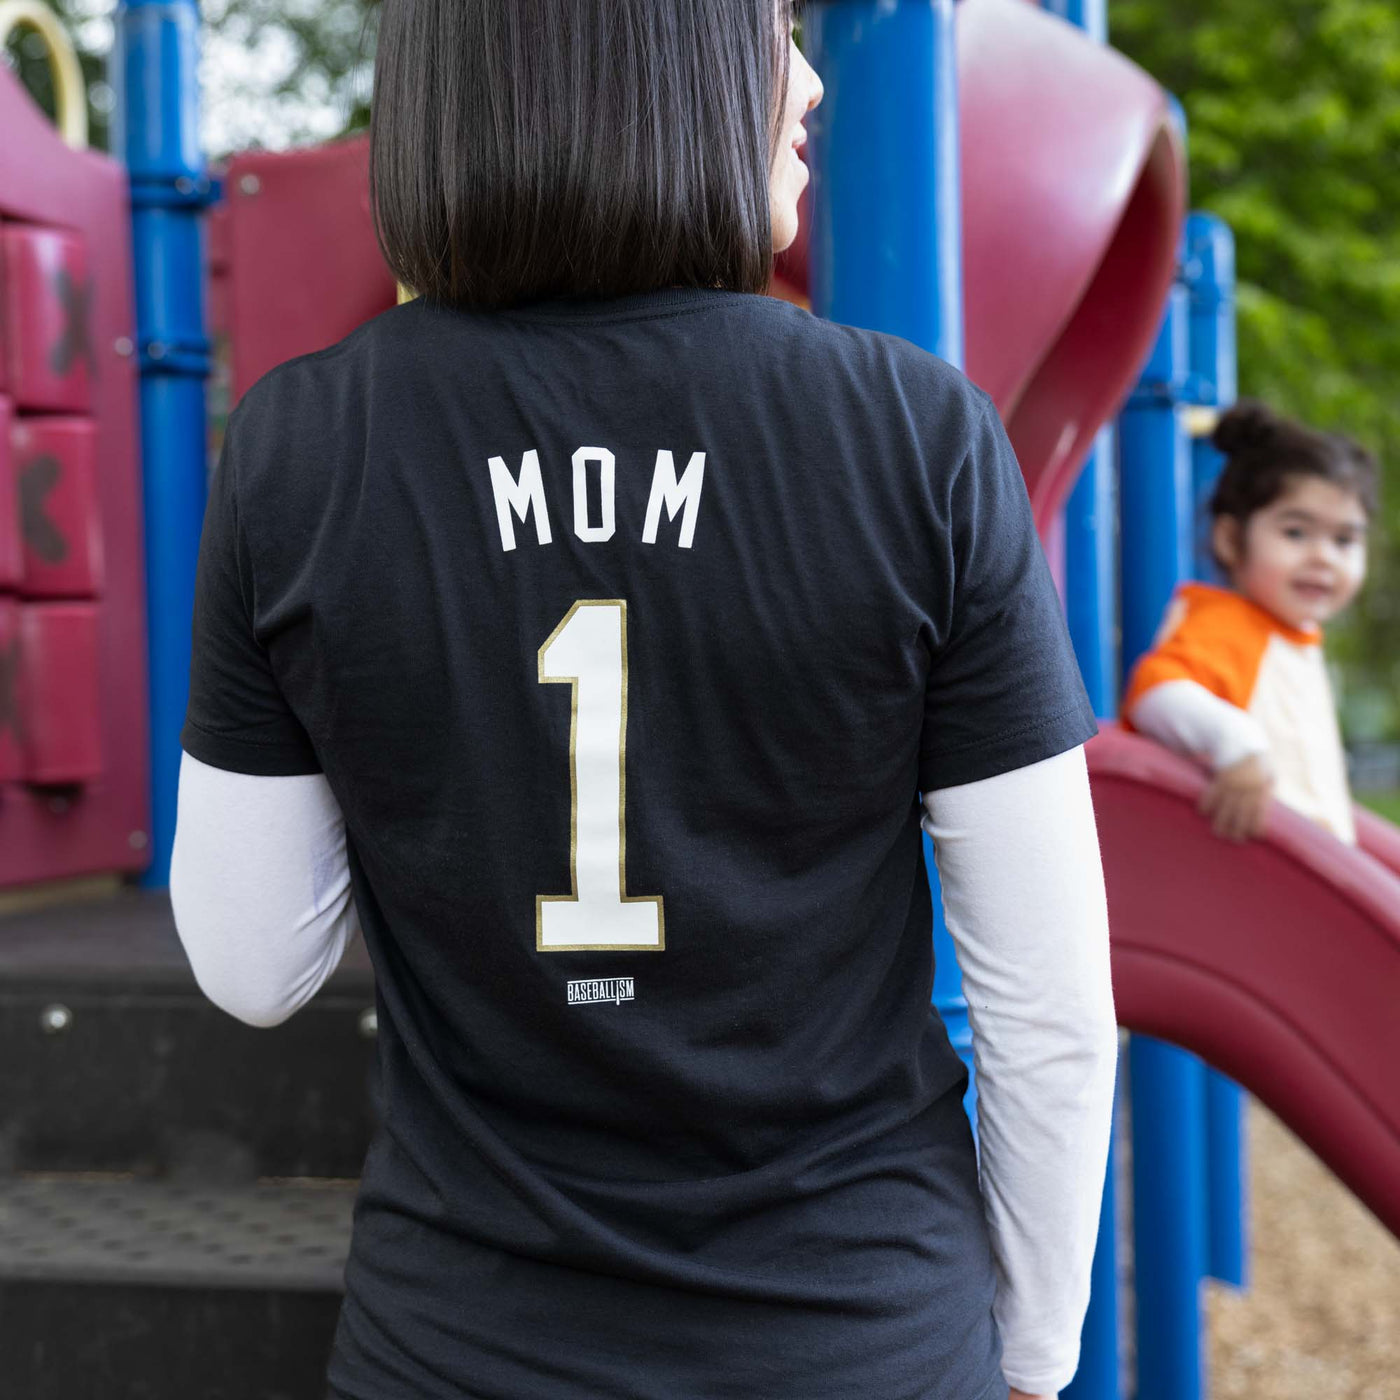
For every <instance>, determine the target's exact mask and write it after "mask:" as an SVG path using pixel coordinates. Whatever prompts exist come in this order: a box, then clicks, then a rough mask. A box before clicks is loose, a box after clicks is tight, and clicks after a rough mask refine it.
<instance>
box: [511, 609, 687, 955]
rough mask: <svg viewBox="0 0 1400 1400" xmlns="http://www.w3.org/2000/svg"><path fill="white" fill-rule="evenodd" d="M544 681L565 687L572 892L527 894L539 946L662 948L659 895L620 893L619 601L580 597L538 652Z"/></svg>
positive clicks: (623, 685)
mask: <svg viewBox="0 0 1400 1400" xmlns="http://www.w3.org/2000/svg"><path fill="white" fill-rule="evenodd" d="M539 668H540V671H539V676H540V683H541V684H542V685H548V684H556V683H557V684H563V685H568V686H570V687H571V689H572V692H573V703H572V706H571V710H572V715H571V718H570V721H569V783H570V788H571V795H570V806H571V809H572V810H571V815H570V839H569V855H570V866H571V872H570V873H571V875H572V877H573V893H572V894H541V895H536V896H535V947H536V948H537V949H538V950H539V951H540V952H563V951H568V950H572V949H583V948H589V949H604V948H614V949H616V948H627V949H631V950H633V951H642V950H648V949H650V950H660V949H663V948H665V946H666V916H665V909H664V907H663V905H662V901H661V896H660V895H629V894H628V893H627V604H626V603H624V602H622V601H621V600H620V599H615V598H608V599H597V600H595V599H591V598H590V599H582V600H580V601H579V602H577V603H575V604H574V605H573V607H571V608H570V609H569V611H568V612H567V613H565V614H564V620H563V621H562V622H561V623H560V624H559V626H558V627H556V628H555V629H554V631H553V632H551V633H550V634H549V636H548V637H547V638H546V639H545V643H544V645H543V646H542V647H541V648H540V655H539Z"/></svg>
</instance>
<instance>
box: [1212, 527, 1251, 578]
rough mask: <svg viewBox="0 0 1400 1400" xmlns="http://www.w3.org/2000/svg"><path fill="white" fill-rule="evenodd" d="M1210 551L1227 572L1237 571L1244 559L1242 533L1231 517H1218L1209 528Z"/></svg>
mask: <svg viewBox="0 0 1400 1400" xmlns="http://www.w3.org/2000/svg"><path fill="white" fill-rule="evenodd" d="M1210 544H1211V550H1212V552H1213V553H1214V554H1215V557H1216V559H1217V561H1218V562H1219V563H1220V564H1221V565H1222V566H1223V567H1224V568H1225V569H1227V570H1233V569H1237V568H1239V566H1240V561H1241V560H1242V559H1243V558H1244V531H1243V530H1242V529H1241V528H1240V522H1239V521H1238V520H1236V519H1235V517H1234V516H1233V515H1218V516H1216V518H1215V523H1214V524H1213V525H1212V526H1211V527H1210Z"/></svg>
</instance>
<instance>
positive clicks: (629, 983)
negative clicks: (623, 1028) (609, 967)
mask: <svg viewBox="0 0 1400 1400" xmlns="http://www.w3.org/2000/svg"><path fill="white" fill-rule="evenodd" d="M633 980H634V979H633V978H631V977H600V978H598V979H596V980H595V981H592V982H570V983H569V1005H570V1006H574V1005H576V1004H577V1003H579V1002H585V1001H610V1002H613V1003H615V1004H616V1005H621V1004H622V1003H623V1002H624V1001H632V1000H633V995H632V993H633Z"/></svg>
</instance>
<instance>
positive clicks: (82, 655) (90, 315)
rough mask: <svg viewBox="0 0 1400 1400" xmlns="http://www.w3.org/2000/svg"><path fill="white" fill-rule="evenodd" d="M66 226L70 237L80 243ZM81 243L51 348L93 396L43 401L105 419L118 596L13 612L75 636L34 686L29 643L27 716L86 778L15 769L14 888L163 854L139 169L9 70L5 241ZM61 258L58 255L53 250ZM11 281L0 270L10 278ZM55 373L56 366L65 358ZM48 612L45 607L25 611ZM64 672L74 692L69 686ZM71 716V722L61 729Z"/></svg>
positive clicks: (8, 341)
mask: <svg viewBox="0 0 1400 1400" xmlns="http://www.w3.org/2000/svg"><path fill="white" fill-rule="evenodd" d="M36 231H37V232H38V233H41V234H55V233H58V234H59V235H60V236H59V237H58V240H57V242H55V241H54V239H53V238H48V239H47V240H45V239H42V238H41V239H39V241H38V242H37V243H36V241H35V239H36ZM65 239H68V240H70V241H69V242H68V243H66V244H65V242H64V240H65ZM74 247H81V248H82V249H84V250H85V253H86V262H87V265H86V268H85V269H81V268H76V267H74V266H72V265H71V264H70V265H68V266H67V271H68V273H69V275H70V276H72V275H73V274H74V273H75V272H76V273H79V274H85V278H86V280H85V283H84V284H83V285H82V287H81V288H79V287H78V284H77V283H74V284H73V286H72V288H67V284H65V288H66V289H65V291H63V292H60V291H59V290H58V289H57V285H56V283H53V282H51V283H50V292H51V293H52V295H51V297H50V299H49V302H48V303H47V305H48V311H46V312H45V313H44V314H45V315H57V327H58V329H57V339H56V340H53V341H51V342H50V343H49V344H48V346H47V347H45V348H46V351H47V352H52V353H54V354H57V353H58V347H60V346H62V347H65V348H64V349H63V351H62V356H63V357H64V358H62V363H65V364H68V365H69V375H70V376H77V377H78V381H81V379H82V378H83V377H85V378H86V382H87V386H88V387H87V400H86V402H83V401H80V400H78V399H76V398H71V399H66V400H60V401H59V402H58V403H55V402H53V400H52V398H50V400H49V402H47V403H46V404H45V406H44V409H43V411H44V412H58V413H60V414H62V415H64V416H72V414H73V412H74V410H76V411H77V412H79V413H82V415H83V416H84V417H86V418H88V419H89V420H90V421H91V423H92V427H93V433H94V440H93V454H94V456H93V460H94V461H95V463H96V465H97V472H96V475H95V478H94V479H93V482H92V485H93V490H94V492H95V494H96V500H97V510H96V514H97V518H98V519H99V520H100V521H101V527H102V554H103V558H102V574H103V593H102V599H101V603H100V605H99V604H93V603H91V602H89V603H86V604H81V605H77V604H72V603H57V602H54V603H49V602H43V603H40V602H37V601H36V602H33V603H21V604H20V606H19V608H18V613H19V617H20V619H21V621H20V622H17V623H12V624H11V625H12V626H18V627H19V629H20V633H21V636H22V637H27V638H28V639H29V641H31V642H33V644H34V645H35V646H36V647H37V648H38V650H39V652H40V655H41V657H44V658H47V657H48V655H49V653H50V652H54V651H58V650H59V649H60V648H62V647H67V646H71V647H72V648H74V654H73V656H72V657H71V658H70V659H67V660H64V659H62V657H61V655H60V661H59V663H57V664H55V663H53V662H51V661H49V660H47V659H45V660H44V661H43V669H41V671H40V673H39V674H38V675H37V676H36V677H34V678H33V685H31V684H30V678H29V665H30V660H31V658H29V656H28V654H27V648H25V647H22V648H21V652H20V656H19V660H18V668H19V672H20V677H21V680H22V684H21V685H20V686H18V687H17V689H18V690H19V691H21V692H22V693H24V694H25V695H27V696H28V699H27V700H25V702H24V703H25V712H26V714H29V715H31V716H33V717H34V718H36V719H37V720H39V721H42V723H41V725H40V728H39V730H38V732H37V733H36V734H35V735H34V736H33V737H32V744H31V747H32V748H33V750H34V752H36V753H37V755H38V757H39V759H40V761H41V769H40V772H39V773H38V774H28V775H26V776H27V777H42V778H44V779H45V780H46V781H48V782H54V783H66V784H76V785H70V786H65V787H62V788H54V787H47V786H34V785H32V784H31V783H29V782H14V781H11V780H8V779H7V780H2V781H0V888H5V887H8V886H14V885H24V884H29V883H32V882H35V881H40V880H54V879H60V878H63V877H66V876H73V875H82V874H87V873H94V872H100V871H123V870H130V871H135V870H140V869H142V868H143V867H144V866H145V865H146V863H147V861H148V860H149V851H150V835H149V834H150V795H149V794H150V760H149V738H148V726H149V723H150V719H149V713H148V708H147V701H146V684H147V682H146V600H145V581H146V566H145V551H144V545H143V540H142V504H141V475H140V459H139V456H138V444H139V437H138V431H137V418H136V411H137V405H138V402H139V398H138V384H137V365H136V356H135V353H134V350H135V345H134V342H135V337H136V330H135V309H134V296H133V288H132V258H131V205H130V199H129V195H128V189H127V175H126V170H125V168H124V167H123V166H122V164H121V163H120V162H119V161H115V160H113V159H111V157H109V156H106V155H104V154H102V153H101V152H99V151H75V150H72V149H71V148H70V147H68V146H67V145H65V144H64V142H63V141H62V140H61V139H60V137H59V135H58V133H57V132H56V131H55V130H54V128H53V126H52V124H51V123H50V122H49V120H48V119H47V118H46V117H45V116H44V114H43V113H42V112H41V111H40V110H39V108H38V107H36V106H35V104H34V102H33V101H32V99H31V98H30V97H29V95H28V94H27V93H26V92H25V91H24V89H23V88H21V87H20V86H19V84H18V83H17V82H16V81H15V79H14V76H13V75H12V74H11V73H9V72H7V71H6V70H5V69H4V68H3V67H0V249H3V250H4V252H5V254H6V255H8V254H9V253H10V252H11V251H13V250H14V249H15V248H18V249H20V250H21V251H20V253H19V257H20V258H21V259H24V258H31V259H33V260H36V261H38V262H40V263H41V264H43V268H47V270H48V273H50V274H53V273H56V272H57V271H58V270H59V269H60V268H62V267H64V263H63V258H64V257H68V256H70V254H71V250H72V248H74ZM56 255H58V257H59V262H58V266H57V267H55V266H51V265H50V264H49V263H46V262H44V260H45V259H52V258H53V257H54V256H56ZM6 261H7V267H6V269H5V271H4V273H3V274H0V276H4V277H7V278H18V279H21V280H23V279H25V278H26V277H28V278H30V279H31V280H32V278H33V277H34V275H35V274H34V273H33V272H29V273H26V272H25V271H24V268H23V267H22V266H19V267H18V268H17V267H16V266H12V265H10V259H9V258H8V256H7V259H6ZM43 268H41V271H42V270H43ZM39 280H40V283H41V284H42V278H40V279H39ZM9 285H10V284H9V283H8V282H0V287H5V288H6V289H7V288H8V286H9ZM70 291H71V292H72V294H71V295H70ZM65 297H66V298H67V300H66V301H65ZM55 304H57V306H58V308H59V309H58V311H57V312H56V313H55V312H54V310H53V308H54V305H55ZM28 314H29V310H28V309H27V305H26V307H22V308H19V309H15V308H11V313H10V315H9V316H8V318H7V317H6V316H5V315H4V314H0V323H3V324H4V326H5V331H4V336H3V339H4V342H5V346H6V348H5V349H4V351H3V352H0V359H4V360H5V361H7V362H8V363H7V368H6V374H7V375H8V374H10V373H11V372H12V371H13V369H14V364H15V361H16V360H17V358H19V356H18V352H17V351H16V349H15V345H14V344H13V343H12V336H13V332H14V329H15V325H16V324H17V323H19V321H20V320H21V319H22V315H24V316H27V315H28ZM25 334H26V342H27V343H29V342H32V341H34V340H35V338H36V337H37V340H38V342H39V343H40V344H41V346H42V344H43V340H44V337H43V336H42V335H39V334H38V333H37V332H33V333H30V332H26V333H25ZM41 358H42V357H41ZM70 361H71V363H69V362H70ZM41 367H42V366H41ZM45 372H46V373H47V374H50V375H53V374H55V373H56V371H55V369H54V365H53V362H50V364H49V367H48V369H47V371H45ZM58 377H59V378H65V377H68V376H64V375H59V376H58ZM78 381H72V380H70V383H71V382H78ZM13 388H14V386H13V385H11V389H13ZM28 392H30V393H31V394H32V391H28ZM31 408H33V405H32V404H30V403H28V402H17V403H16V404H15V413H16V415H17V416H18V417H21V418H23V417H25V416H26V415H27V414H28V413H29V412H30V410H31ZM74 606H79V607H80V609H81V610H82V611H81V612H80V614H79V616H80V617H81V616H83V615H84V613H85V618H86V620H85V621H79V622H66V623H65V622H59V621H53V622H45V621H44V620H43V618H42V616H37V614H42V613H44V612H45V611H46V610H48V609H51V608H53V609H71V608H72V607H74ZM36 610H37V614H36V617H35V618H32V619H29V620H24V619H26V618H27V617H28V614H29V613H31V612H36ZM65 685H67V686H68V687H70V691H69V692H63V691H62V687H63V686H65ZM54 686H58V687H59V689H60V693H59V694H57V695H54V696H53V699H52V704H53V709H52V713H50V712H49V711H47V710H46V709H45V704H46V703H47V701H46V700H45V697H46V696H47V695H48V694H49V691H50V690H51V689H52V688H53V687H54ZM99 697H100V698H99ZM16 703H18V701H17V702H16ZM60 720H61V722H62V723H63V724H65V725H68V726H70V732H68V733H66V734H60V733H57V732H56V731H55V728H54V726H55V725H56V724H57V723H59V722H60ZM99 760H100V763H99ZM84 775H86V776H84Z"/></svg>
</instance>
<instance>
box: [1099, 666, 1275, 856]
mask: <svg viewBox="0 0 1400 1400" xmlns="http://www.w3.org/2000/svg"><path fill="white" fill-rule="evenodd" d="M1127 714H1128V719H1129V720H1131V721H1132V724H1133V727H1134V728H1135V729H1137V730H1139V731H1140V732H1141V733H1143V734H1148V735H1150V736H1151V737H1152V738H1154V739H1156V740H1157V741H1158V743H1161V744H1164V745H1165V746H1166V747H1167V748H1169V749H1173V750H1175V751H1176V752H1177V753H1179V754H1183V755H1185V757H1187V758H1191V759H1195V760H1196V761H1197V762H1198V763H1203V764H1205V766H1206V767H1207V768H1209V769H1210V771H1211V772H1212V773H1213V774H1214V775H1215V777H1214V780H1213V781H1212V783H1211V784H1210V786H1209V787H1208V788H1207V789H1206V791H1205V793H1204V795H1203V796H1202V798H1201V804H1200V809H1201V812H1202V813H1203V814H1204V815H1205V816H1206V817H1207V818H1208V819H1209V821H1210V823H1211V826H1212V828H1213V829H1214V831H1215V833H1216V835H1217V836H1223V837H1225V838H1227V839H1228V840H1233V841H1244V840H1247V839H1249V838H1250V837H1252V836H1258V835H1260V834H1261V833H1262V831H1263V830H1264V820H1265V816H1266V814H1267V812H1268V806H1269V798H1270V797H1271V796H1272V794H1273V787H1274V773H1273V766H1272V764H1271V763H1270V762H1269V741H1268V738H1267V736H1266V735H1265V733H1264V730H1263V728H1262V726H1261V725H1260V724H1259V722H1258V721H1257V720H1255V719H1254V717H1253V716H1252V715H1250V714H1249V713H1248V712H1247V711H1245V710H1242V709H1240V708H1239V706H1238V705H1232V704H1231V703H1230V702H1229V701H1228V700H1222V699H1221V698H1220V697H1219V696H1218V695H1212V694H1211V693H1210V691H1208V690H1207V689H1206V688H1205V686H1203V685H1201V684H1199V683H1198V682H1196V681H1190V680H1169V681H1163V682H1162V683H1161V684H1160V685H1154V686H1152V687H1151V689H1149V690H1145V691H1143V692H1142V693H1141V694H1140V695H1139V696H1138V697H1137V699H1136V700H1135V701H1133V702H1132V703H1131V705H1130V706H1129V708H1128V712H1127Z"/></svg>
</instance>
